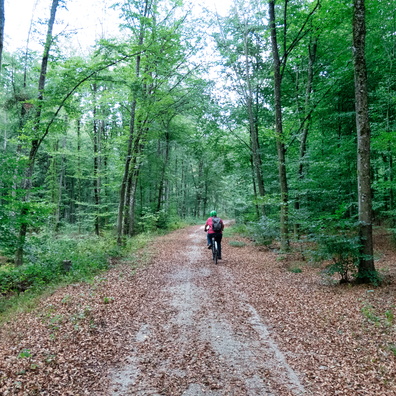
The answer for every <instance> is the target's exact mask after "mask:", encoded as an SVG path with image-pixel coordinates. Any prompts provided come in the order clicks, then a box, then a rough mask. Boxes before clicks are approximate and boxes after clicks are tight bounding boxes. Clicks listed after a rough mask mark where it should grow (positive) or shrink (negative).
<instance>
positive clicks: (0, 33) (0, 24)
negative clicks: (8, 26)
mask: <svg viewBox="0 0 396 396" xmlns="http://www.w3.org/2000/svg"><path fill="white" fill-rule="evenodd" d="M4 24H5V16H4V0H0V73H1V66H2V60H3V45H4Z"/></svg>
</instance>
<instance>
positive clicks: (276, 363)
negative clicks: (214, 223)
mask: <svg viewBox="0 0 396 396" xmlns="http://www.w3.org/2000/svg"><path fill="white" fill-rule="evenodd" d="M205 242H206V234H205V233H204V232H203V227H202V226H201V227H198V226H195V227H190V228H189V229H187V230H181V231H176V232H174V233H172V234H169V235H167V236H165V237H162V238H161V240H160V241H159V243H160V244H161V247H160V251H159V252H158V254H157V256H156V257H155V261H154V262H153V264H152V265H150V266H149V267H148V268H146V269H145V271H144V273H143V276H144V278H145V281H144V282H143V284H145V286H146V291H147V293H146V294H145V296H144V299H143V300H142V301H141V305H142V307H144V309H141V310H139V312H138V313H137V315H136V316H135V318H134V326H133V327H134V328H136V329H137V331H136V332H135V333H134V334H132V335H131V338H130V340H126V342H128V343H130V353H129V356H128V357H127V358H126V359H125V361H124V363H123V364H122V365H120V366H119V367H117V368H116V369H114V370H113V375H112V385H111V386H110V390H109V394H112V395H115V396H116V395H183V396H198V395H213V396H215V395H216V396H217V395H235V396H242V395H301V394H306V392H305V390H304V388H303V386H302V385H301V383H300V381H299V378H298V376H297V374H296V373H295V372H294V371H293V370H292V369H291V368H290V366H289V365H288V364H287V362H286V359H285V357H284V356H283V354H282V352H281V351H280V350H279V348H278V346H277V345H276V343H275V342H274V341H273V340H272V339H271V337H270V334H269V331H268V329H267V327H266V325H265V318H264V319H263V318H261V317H260V315H259V314H258V313H257V311H256V309H255V308H254V306H253V305H251V304H250V303H249V301H248V300H247V298H246V296H245V294H244V293H243V292H242V291H240V290H239V287H238V285H237V284H236V283H235V281H234V274H233V271H232V257H227V255H228V251H227V244H226V243H224V253H223V257H224V260H222V261H219V264H218V265H215V264H214V263H213V262H212V260H211V254H210V252H209V251H208V250H207V249H206V247H205ZM138 276H139V275H138ZM131 291H133V286H132V285H131Z"/></svg>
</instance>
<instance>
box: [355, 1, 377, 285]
mask: <svg viewBox="0 0 396 396" xmlns="http://www.w3.org/2000/svg"><path fill="white" fill-rule="evenodd" d="M365 38H366V25H365V1H364V0H354V17H353V54H354V57H353V58H354V67H355V101H356V128H357V138H358V148H357V150H358V151H357V171H358V175H357V182H358V202H359V235H360V243H361V246H362V247H361V257H360V260H359V268H358V281H359V282H364V283H369V282H370V281H372V280H373V278H374V276H375V267H374V259H373V229H372V198H371V179H370V122H369V115H368V95H367V69H366V57H365Z"/></svg>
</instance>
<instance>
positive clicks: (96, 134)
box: [92, 84, 101, 236]
mask: <svg viewBox="0 0 396 396" xmlns="http://www.w3.org/2000/svg"><path fill="white" fill-rule="evenodd" d="M92 89H93V93H94V107H93V137H92V140H93V152H94V158H93V161H94V163H93V173H94V174H93V179H94V180H93V189H94V202H95V234H96V235H98V236H99V235H100V217H99V213H100V176H99V175H100V169H99V167H100V132H101V131H100V128H98V123H99V120H98V119H97V110H98V109H97V105H96V93H97V86H96V84H93V86H92Z"/></svg>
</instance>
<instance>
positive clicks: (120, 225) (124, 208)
mask: <svg viewBox="0 0 396 396" xmlns="http://www.w3.org/2000/svg"><path fill="white" fill-rule="evenodd" d="M150 6H151V3H150V2H149V1H148V0H145V3H144V11H143V15H142V16H143V17H145V18H147V17H148V14H149V10H150ZM144 35H145V25H144V24H143V22H141V25H140V31H139V38H138V44H139V46H142V45H143V43H144ZM141 60H142V57H141V55H140V54H139V55H137V56H136V67H135V78H136V81H139V78H140V68H141ZM134 95H135V94H134ZM136 107H137V99H136V97H134V99H133V100H132V103H131V116H130V119H129V138H128V148H127V155H126V160H125V166H124V176H123V179H122V183H121V188H120V203H119V207H118V218H117V243H118V245H121V244H122V240H123V235H125V229H124V227H125V224H127V223H128V205H127V204H128V196H127V194H128V192H130V191H131V190H130V189H128V180H130V172H131V170H130V165H131V159H132V156H133V155H134V153H133V146H134V140H135V139H136V137H135V133H136V126H135V122H136ZM129 186H131V184H130V183H129Z"/></svg>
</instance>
